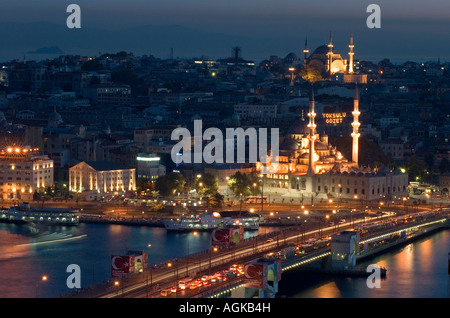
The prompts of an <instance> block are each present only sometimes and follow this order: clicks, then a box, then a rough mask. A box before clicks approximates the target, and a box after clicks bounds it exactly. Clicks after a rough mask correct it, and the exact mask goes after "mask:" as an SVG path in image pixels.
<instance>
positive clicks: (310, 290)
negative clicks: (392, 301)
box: [278, 230, 450, 298]
mask: <svg viewBox="0 0 450 318" xmlns="http://www.w3.org/2000/svg"><path fill="white" fill-rule="evenodd" d="M449 252H450V230H442V231H440V232H436V233H435V234H431V235H430V236H428V237H425V238H422V239H420V240H417V241H414V242H412V243H410V244H408V245H406V246H403V247H399V248H397V249H394V250H391V251H389V252H387V253H385V254H382V255H380V256H377V257H375V258H372V259H370V260H367V261H364V262H362V263H361V264H360V265H362V266H367V265H369V264H378V265H380V266H383V267H385V268H386V269H387V275H386V278H383V279H381V282H380V288H369V287H368V285H367V283H366V281H367V279H366V278H355V277H353V278H348V277H334V278H330V277H329V276H325V275H322V276H319V275H311V274H305V273H303V274H300V273H298V272H297V273H290V274H288V273H289V272H286V273H283V276H284V277H282V280H281V282H280V288H279V291H280V293H279V295H278V296H281V297H287V298H449V297H450V275H449V274H448V266H449V265H448V253H449ZM283 278H284V279H283Z"/></svg>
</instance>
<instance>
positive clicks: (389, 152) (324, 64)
mask: <svg viewBox="0 0 450 318" xmlns="http://www.w3.org/2000/svg"><path fill="white" fill-rule="evenodd" d="M349 43H350V44H349V59H345V58H343V57H342V56H344V54H338V53H337V52H335V50H334V48H333V45H332V39H331V36H330V42H329V43H328V44H325V45H324V46H321V47H319V48H317V49H316V50H314V51H312V52H311V54H309V49H308V48H307V43H305V47H304V49H303V51H301V52H299V53H298V54H297V53H289V54H287V55H286V57H284V58H283V57H277V56H271V57H269V58H268V59H267V60H264V61H261V62H258V63H256V62H254V61H249V60H246V59H244V58H242V56H241V51H240V48H238V47H235V48H233V51H232V52H233V53H232V56H231V57H229V58H225V59H221V60H213V59H210V58H208V57H205V56H204V57H200V58H190V59H174V58H168V59H160V58H156V57H154V56H151V55H149V56H140V57H136V56H134V55H133V54H132V53H126V52H118V53H114V54H102V55H100V56H96V57H83V56H60V57H55V58H53V59H47V60H43V61H27V60H22V61H19V60H14V61H9V62H4V63H2V64H0V88H1V89H0V148H1V149H0V151H1V153H0V165H1V171H0V192H1V197H2V198H3V199H4V200H8V199H12V200H15V199H24V200H25V199H30V197H31V196H32V195H33V194H34V193H35V192H36V191H41V190H45V189H48V188H49V187H56V188H58V189H67V190H69V191H71V192H73V193H82V194H83V195H85V196H86V198H88V199H91V200H95V199H99V197H101V196H102V197H103V196H108V195H114V194H124V193H127V192H129V191H135V190H136V186H137V184H138V182H139V181H140V180H150V181H154V180H156V179H157V178H158V177H159V176H161V175H165V174H166V173H170V172H172V171H173V170H176V171H180V173H182V174H184V175H185V177H186V179H187V180H192V179H193V178H194V176H195V175H197V174H198V173H202V172H209V173H211V174H213V175H215V176H216V177H217V180H218V184H219V189H220V191H221V193H222V194H224V195H229V192H227V191H228V190H227V179H228V177H230V176H231V175H233V174H234V173H235V172H237V171H241V172H254V171H257V164H251V163H250V164H245V163H244V164H223V165H221V164H190V165H185V164H178V163H174V162H173V161H172V160H171V156H170V154H171V150H172V147H173V145H174V144H175V143H176V141H174V140H171V134H172V131H173V130H174V129H175V128H177V127H187V128H192V123H193V121H194V120H199V119H201V120H202V123H203V129H206V128H208V127H217V128H219V129H225V128H227V127H242V128H244V129H245V128H248V127H267V128H279V130H280V137H281V140H280V145H281V146H280V159H281V160H280V161H282V163H283V164H282V165H280V166H281V168H282V169H284V171H281V170H280V173H275V174H272V175H267V176H265V177H264V180H263V181H262V182H265V183H264V187H265V188H264V191H267V192H266V193H270V192H274V193H278V194H280V195H284V194H286V195H289V196H291V197H294V196H295V197H299V196H300V195H302V196H303V195H304V196H305V197H311V198H312V197H314V198H317V199H319V198H326V197H354V196H356V195H358V196H361V195H362V196H364V197H365V198H366V199H377V198H379V197H380V196H386V195H393V194H394V193H395V194H398V195H405V194H407V192H406V191H407V187H408V181H411V180H412V181H421V182H423V181H426V182H429V183H434V184H436V185H438V184H439V182H441V188H440V189H439V191H444V193H448V190H449V186H448V173H449V172H450V164H449V161H450V143H449V140H448V139H449V136H450V112H449V109H450V107H449V106H448V105H449V103H450V72H449V67H450V64H449V63H441V62H440V61H439V60H437V61H432V62H427V63H416V62H413V61H410V62H405V63H402V64H398V65H394V64H392V63H391V62H390V61H389V60H387V59H385V60H382V61H380V62H378V63H374V62H369V61H362V60H358V59H357V55H356V56H354V54H355V52H354V44H353V38H351V39H350V41H349ZM311 69H314V70H315V72H316V73H314V72H313V75H315V76H316V75H317V76H320V78H319V80H318V81H317V82H315V83H314V86H313V94H314V98H315V99H314V108H313V112H315V114H316V116H315V122H314V125H315V130H314V131H313V132H312V131H311V128H310V126H308V124H311V117H310V116H309V114H310V113H311V102H310V100H311V96H310V91H311V84H310V83H309V82H308V81H306V80H305V78H306V77H305V74H306V75H308V74H307V73H308V71H311ZM356 84H357V87H358V91H359V94H358V99H357V100H358V103H359V109H358V112H360V115H359V119H358V117H357V118H356V121H358V122H359V124H360V125H358V129H359V130H357V131H356V132H355V129H354V124H352V123H354V122H355V116H354V112H355V100H356V98H354V96H355V87H356ZM352 134H353V135H352ZM354 134H358V137H359V141H358V142H359V145H360V147H359V160H358V158H356V160H355V158H354V155H353V150H352V147H353V149H354V141H353V142H352V138H353V140H355V138H354V137H353V136H354ZM311 136H314V140H315V143H316V146H315V148H313V152H314V153H317V155H318V156H319V158H318V159H317V160H319V161H318V163H322V166H321V167H322V168H317V166H319V164H318V165H317V166H316V168H315V171H314V174H315V176H314V178H313V179H311V178H309V179H308V176H307V170H308V169H307V167H308V165H309V163H310V158H313V160H314V163H315V162H316V161H315V159H314V156H309V151H311V150H310V149H311V148H310V144H311V143H310V142H309V141H311ZM352 145H353V146H352ZM344 161H345V162H347V164H346V165H342V164H340V163H342V162H344ZM344 166H345V167H344ZM301 167H306V168H305V169H304V170H305V171H303V170H301V169H297V168H301ZM400 168H401V169H400ZM405 172H407V173H405ZM309 177H311V176H309ZM446 178H447V179H446ZM312 180H313V181H312ZM445 182H447V183H445ZM446 184H447V186H446Z"/></svg>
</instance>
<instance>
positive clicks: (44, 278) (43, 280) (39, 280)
mask: <svg viewBox="0 0 450 318" xmlns="http://www.w3.org/2000/svg"><path fill="white" fill-rule="evenodd" d="M47 280H48V277H47V275H43V276H42V277H41V279H38V280H36V298H38V288H39V283H40V282H46V281H47Z"/></svg>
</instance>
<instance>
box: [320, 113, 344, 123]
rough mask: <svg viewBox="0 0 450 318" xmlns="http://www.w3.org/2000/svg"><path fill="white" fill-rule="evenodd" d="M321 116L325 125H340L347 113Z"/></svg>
mask: <svg viewBox="0 0 450 318" xmlns="http://www.w3.org/2000/svg"><path fill="white" fill-rule="evenodd" d="M322 116H323V118H324V119H325V123H327V124H342V120H343V119H344V118H345V117H347V113H323V114H322Z"/></svg>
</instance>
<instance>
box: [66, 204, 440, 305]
mask: <svg viewBox="0 0 450 318" xmlns="http://www.w3.org/2000/svg"><path fill="white" fill-rule="evenodd" d="M448 213H449V211H448V209H438V210H432V211H428V212H417V213H410V214H404V215H401V216H396V217H395V221H396V222H395V226H390V227H389V228H383V227H382V226H380V224H387V223H388V222H392V220H393V219H394V215H393V214H390V213H385V214H384V215H383V216H380V217H376V218H372V220H367V218H362V219H357V220H351V221H350V222H346V223H342V224H339V229H337V228H336V226H334V225H333V226H322V227H320V224H315V226H313V225H312V224H311V225H310V227H303V228H301V227H286V228H284V229H283V231H278V232H277V231H275V232H270V233H267V234H264V235H258V236H255V237H251V238H249V239H247V240H245V241H243V242H240V243H239V244H237V245H234V246H229V247H223V248H221V249H217V250H216V249H213V248H210V249H207V250H205V251H203V252H200V253H197V254H195V255H194V254H191V255H188V256H185V257H180V258H175V259H172V260H168V261H167V262H164V263H161V264H153V265H151V266H149V268H147V269H145V270H144V271H143V272H142V273H140V274H133V275H129V276H125V277H122V278H114V279H110V280H108V281H105V282H102V283H100V284H96V285H95V286H91V287H90V288H87V289H84V290H78V291H77V292H76V293H73V294H70V295H65V296H67V297H108V298H110V297H126V298H137V297H139V298H140V297H183V298H191V297H215V296H216V295H218V294H220V293H222V294H221V295H222V296H221V297H223V295H225V294H226V293H225V291H227V290H228V289H233V288H234V289H236V288H237V287H238V286H242V284H243V283H244V282H243V278H242V276H237V277H234V278H233V279H229V280H228V281H217V282H215V283H213V284H209V286H202V287H199V288H195V289H192V290H185V291H180V290H179V289H178V288H177V285H178V281H179V280H180V279H183V278H185V277H189V278H192V279H193V280H195V279H200V278H201V277H202V276H205V275H214V274H217V273H219V272H224V271H225V270H228V269H229V268H230V266H232V265H233V264H240V265H243V264H246V263H248V262H251V261H254V260H255V259H261V258H265V257H267V255H273V253H276V252H277V251H280V250H281V249H283V248H286V247H288V246H295V247H296V251H297V252H296V254H295V256H293V257H292V258H289V259H285V260H283V261H282V268H283V272H284V271H287V270H291V269H295V268H297V269H298V268H304V269H305V270H306V269H308V268H310V270H311V268H312V269H314V268H315V269H314V270H316V271H317V268H318V269H319V270H321V271H322V272H327V270H326V269H327V268H328V267H327V266H326V265H327V263H329V260H328V259H327V258H328V256H330V251H329V249H330V248H329V246H328V245H327V244H326V245H325V246H323V247H319V246H317V247H316V248H313V249H312V250H310V251H304V250H302V249H301V247H302V246H304V244H305V243H307V242H311V240H314V241H316V240H318V239H320V238H323V239H325V238H328V239H329V237H330V235H332V234H333V233H337V232H339V231H343V230H352V229H355V228H356V229H358V228H359V229H360V231H361V230H362V231H361V237H360V243H361V246H362V248H361V253H360V254H359V255H357V259H358V262H359V261H360V260H362V259H364V258H367V257H371V256H373V255H376V254H377V253H382V252H383V251H386V250H388V249H389V248H394V247H396V246H401V244H405V243H407V242H410V241H411V240H414V239H417V238H418V237H420V236H423V235H427V234H429V233H432V232H433V231H436V230H438V229H440V228H444V227H448V226H449V221H448ZM381 222H383V223H381ZM369 229H371V230H370V231H369ZM305 265H308V266H305ZM329 272H330V273H331V274H337V272H336V271H335V272H334V273H333V272H332V271H329ZM355 272H356V271H355ZM387 272H389V269H387ZM347 274H349V275H351V273H350V272H348V273H347ZM171 289H173V290H174V291H173V292H168V293H167V291H168V290H171ZM162 291H166V294H164V295H162V294H161V292H162ZM224 293H225V294H224Z"/></svg>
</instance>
